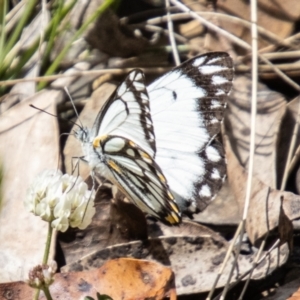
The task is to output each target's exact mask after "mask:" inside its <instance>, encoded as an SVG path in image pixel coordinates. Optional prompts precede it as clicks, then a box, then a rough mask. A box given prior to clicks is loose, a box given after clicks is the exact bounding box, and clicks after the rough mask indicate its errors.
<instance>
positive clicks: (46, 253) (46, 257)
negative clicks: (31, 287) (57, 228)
mask: <svg viewBox="0 0 300 300" xmlns="http://www.w3.org/2000/svg"><path fill="white" fill-rule="evenodd" d="M52 233H53V228H52V226H51V222H48V233H47V240H46V246H45V251H44V258H43V265H46V264H47V262H48V258H49V253H50V246H51V239H52ZM43 292H44V293H45V296H46V298H47V299H48V300H49V299H52V298H51V295H50V292H49V289H48V288H47V291H46V290H45V288H43ZM47 293H48V294H49V297H50V298H48V296H47ZM39 295H40V289H37V290H36V293H35V295H34V298H33V299H34V300H38V299H39Z"/></svg>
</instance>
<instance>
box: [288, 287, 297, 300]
mask: <svg viewBox="0 0 300 300" xmlns="http://www.w3.org/2000/svg"><path fill="white" fill-rule="evenodd" d="M286 300H300V288H299V289H298V291H296V292H295V293H294V294H293V295H292V296H291V297H289V298H287V299H286Z"/></svg>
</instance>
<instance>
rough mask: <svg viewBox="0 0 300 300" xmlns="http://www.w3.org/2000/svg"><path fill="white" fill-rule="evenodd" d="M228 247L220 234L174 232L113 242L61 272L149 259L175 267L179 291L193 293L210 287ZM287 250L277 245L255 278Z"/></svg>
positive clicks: (247, 259) (245, 262)
mask: <svg viewBox="0 0 300 300" xmlns="http://www.w3.org/2000/svg"><path fill="white" fill-rule="evenodd" d="M227 250H228V242H227V241H226V240H225V239H223V238H222V237H221V236H219V235H218V234H214V235H213V236H212V235H210V234H206V235H202V236H194V235H187V236H182V235H177V236H175V235H173V236H169V237H160V238H153V239H149V240H147V241H135V242H130V243H126V244H119V245H115V246H110V247H107V248H105V249H103V250H100V251H96V252H94V253H92V254H90V255H88V256H86V257H83V258H82V259H81V260H79V261H78V262H75V263H73V264H70V265H67V266H64V267H63V268H62V272H70V271H82V270H91V269H94V268H99V267H100V266H102V265H103V264H104V263H105V262H106V261H108V260H110V259H114V258H118V257H134V258H138V259H147V260H151V261H156V262H159V263H162V264H164V265H166V266H170V267H171V268H172V270H173V272H174V274H175V283H176V291H177V293H178V295H182V294H193V293H199V292H206V291H209V290H210V289H211V287H212V285H213V283H214V281H215V278H216V276H217V273H218V271H219V269H220V266H221V264H222V262H223V259H224V257H225V254H226V252H227ZM288 254H289V251H288V247H287V246H286V245H282V246H281V248H280V251H279V250H278V249H274V250H273V251H272V252H271V253H270V254H269V255H268V256H267V259H266V260H265V261H263V262H262V263H261V264H260V265H259V267H258V268H256V269H255V270H254V272H253V278H254V279H260V278H264V277H265V276H266V275H267V274H270V273H272V272H273V271H274V270H275V269H276V268H278V267H279V266H281V265H282V264H283V263H285V262H286V260H287V258H288ZM255 255H256V254H253V255H245V256H243V255H240V256H239V260H238V266H237V268H235V271H234V275H233V279H232V280H234V278H237V276H238V275H240V274H243V273H244V272H246V271H248V270H250V269H251V266H252V265H251V264H252V262H253V260H254V257H255ZM233 259H234V255H232V256H231V257H230V259H229V262H228V264H227V266H226V267H225V270H224V273H223V275H222V276H221V278H220V280H219V282H218V287H222V286H224V285H225V283H226V282H227V279H228V274H229V271H230V269H231V266H232V263H233ZM237 272H239V273H237Z"/></svg>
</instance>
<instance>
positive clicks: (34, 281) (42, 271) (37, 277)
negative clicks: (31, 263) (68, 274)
mask: <svg viewBox="0 0 300 300" xmlns="http://www.w3.org/2000/svg"><path fill="white" fill-rule="evenodd" d="M56 270H57V264H56V262H55V261H52V262H51V263H50V264H49V265H38V266H36V267H34V268H33V269H31V270H30V271H29V274H28V280H27V283H28V284H29V285H30V286H31V287H34V288H43V287H45V286H47V287H48V286H49V285H50V284H52V283H53V281H54V274H55V272H56Z"/></svg>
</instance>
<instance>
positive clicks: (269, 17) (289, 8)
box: [210, 0, 300, 53]
mask: <svg viewBox="0 0 300 300" xmlns="http://www.w3.org/2000/svg"><path fill="white" fill-rule="evenodd" d="M218 7H219V9H220V11H223V12H225V13H226V12H228V11H230V14H231V15H233V16H236V17H239V18H241V19H242V20H250V4H249V2H247V1H240V0H229V1H219V2H218ZM299 15H300V6H299V1H298V0H287V1H285V2H284V4H283V2H278V1H269V0H259V1H258V5H257V19H258V25H259V26H261V27H263V28H265V29H267V30H269V31H271V32H273V33H274V34H276V35H277V36H278V37H280V38H285V37H288V36H289V35H290V34H291V33H292V31H293V29H294V26H295V22H296V21H297V20H299ZM220 24H221V26H222V28H224V29H225V30H226V31H229V32H230V33H232V34H234V35H236V36H238V37H239V38H241V39H242V40H243V41H246V42H248V43H249V44H250V43H251V33H250V28H246V27H245V26H243V25H240V24H238V23H237V22H231V21H224V20H222V19H220ZM267 45H269V41H268V40H267V39H264V40H263V39H261V38H260V39H259V48H262V47H265V46H267ZM214 46H215V45H214V44H212V45H211V46H210V49H214ZM240 51H241V52H240V53H245V52H246V51H248V50H246V49H240Z"/></svg>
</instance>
